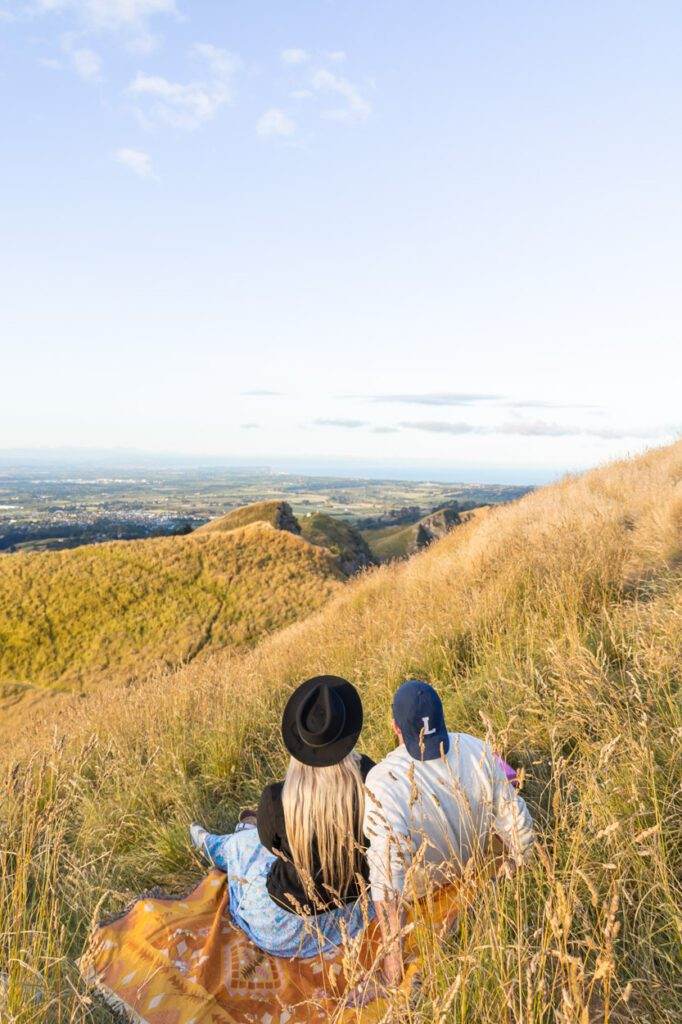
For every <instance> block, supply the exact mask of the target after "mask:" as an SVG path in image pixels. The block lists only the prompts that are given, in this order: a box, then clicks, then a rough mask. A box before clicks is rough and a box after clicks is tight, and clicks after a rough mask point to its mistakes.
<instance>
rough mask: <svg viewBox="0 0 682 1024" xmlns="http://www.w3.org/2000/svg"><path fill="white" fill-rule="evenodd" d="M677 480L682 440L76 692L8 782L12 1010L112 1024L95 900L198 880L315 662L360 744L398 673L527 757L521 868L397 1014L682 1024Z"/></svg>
mask: <svg viewBox="0 0 682 1024" xmlns="http://www.w3.org/2000/svg"><path fill="white" fill-rule="evenodd" d="M681 478H682V445H679V444H678V445H677V446H675V447H673V448H670V449H666V450H662V451H659V452H654V453H651V454H649V455H647V456H645V457H644V458H641V459H638V460H636V461H634V462H626V463H621V464H617V465H614V466H611V467H608V468H606V469H604V470H599V471H596V472H594V473H590V474H588V475H586V476H585V477H583V478H580V479H576V480H568V481H565V482H563V483H561V484H557V485H555V486H553V487H550V488H546V489H544V490H543V491H538V492H536V493H534V494H532V495H530V496H528V497H527V498H524V499H523V500H522V501H520V502H518V503H516V504H514V505H512V506H508V507H505V508H502V509H499V510H495V511H494V512H492V513H491V514H490V515H489V516H487V517H485V518H483V519H480V520H479V521H473V522H471V523H469V524H466V525H464V526H462V527H460V528H458V529H457V530H456V531H454V532H453V533H451V534H449V535H448V536H447V537H446V538H445V539H444V540H442V541H440V542H439V543H437V544H435V545H433V546H432V547H430V548H428V549H427V550H426V551H425V552H424V553H422V554H420V555H418V556H416V557H415V558H413V559H412V560H411V561H409V562H407V563H402V564H397V565H391V566H386V567H383V568H381V569H379V570H378V571H375V572H373V573H371V574H369V575H368V576H366V577H364V578H362V579H360V580H359V581H358V582H356V583H351V584H350V585H349V586H347V587H345V588H344V589H343V591H342V592H341V593H340V595H339V596H338V597H337V598H336V599H334V600H333V601H332V602H331V604H330V605H328V606H327V607H326V608H325V609H323V610H322V611H321V612H318V613H316V614H315V615H313V616H312V617H311V618H310V619H308V620H306V621H305V622H300V623H297V624H296V625H294V626H292V627H290V628H289V629H286V630H284V631H283V632H281V633H279V634H277V635H275V636H273V637H271V638H269V639H267V640H265V641H264V642H262V643H260V644H259V645H258V646H257V647H256V648H254V650H253V651H251V652H249V653H247V654H245V655H241V656H236V655H229V654H220V655H215V656H213V657H211V658H210V659H206V660H205V661H204V662H202V663H200V662H193V663H192V664H191V665H189V666H188V667H187V668H184V669H182V670H181V671H179V672H178V673H177V675H176V676H175V677H174V679H173V680H172V685H169V680H168V679H167V678H164V679H159V681H158V682H154V681H152V682H149V683H147V684H144V685H142V686H140V687H138V688H137V689H135V690H127V691H121V692H120V693H117V694H115V695H112V699H111V700H110V701H109V703H108V704H107V706H106V707H101V706H100V705H98V704H97V703H96V702H95V700H94V699H93V698H90V699H89V700H85V701H82V702H81V704H80V706H79V707H78V709H76V710H74V711H73V713H72V716H71V718H70V720H68V721H66V722H63V723H62V724H61V726H60V728H62V729H64V730H65V731H66V732H67V734H68V738H66V739H65V740H62V739H60V738H59V736H57V738H56V739H55V738H54V737H53V735H52V733H51V732H49V731H48V732H47V733H46V736H45V739H44V743H43V745H42V747H39V748H37V747H36V744H35V743H33V744H32V750H31V753H32V756H33V761H32V762H30V761H29V760H25V759H21V760H20V763H14V764H13V765H11V766H10V769H9V774H8V776H7V787H6V790H5V793H6V799H5V801H4V803H3V805H2V807H1V808H0V858H1V859H0V935H1V936H2V939H1V942H2V946H1V947H0V963H3V964H5V965H7V968H6V969H7V970H8V971H9V996H8V997H7V998H6V1002H5V1008H4V1017H3V1020H8V1021H11V1022H12V1024H18V1022H21V1024H25V1022H27V1021H31V1022H32V1024H47V1022H48V1021H59V1022H66V1021H69V1022H70V1024H78V1022H84V1021H91V1020H95V1019H97V1020H101V1021H110V1020H111V1018H110V1017H109V1016H107V1014H106V1013H104V1012H103V1011H101V1012H100V1011H95V1010H94V1009H93V1007H92V1005H91V1004H90V1003H89V1002H88V1001H87V1000H86V998H85V994H84V993H82V992H81V991H80V989H79V982H78V980H77V977H76V972H75V970H74V967H73V959H74V957H75V956H76V955H77V954H78V952H79V951H80V949H81V947H82V943H83V941H84V937H85V935H86V932H87V929H88V927H89V923H90V921H91V919H92V917H93V915H95V914H96V913H99V912H100V911H101V910H102V909H105V908H107V909H111V908H116V907H120V906H121V905H122V904H124V903H125V902H126V901H127V900H128V899H129V897H130V896H131V895H132V894H134V893H136V892H139V891H140V890H142V889H144V888H147V887H148V886H149V885H150V884H154V883H157V882H158V883H161V884H167V885H178V886H179V885H183V884H185V883H186V882H187V881H189V880H190V879H193V878H196V877H197V875H198V873H199V872H200V870H201V868H200V866H199V864H198V863H197V861H196V860H195V859H194V857H193V855H192V853H191V852H190V850H189V847H188V844H187V840H186V834H185V829H186V825H187V823H188V822H189V821H190V820H192V819H194V818H198V819H200V820H204V821H205V822H206V823H207V825H208V826H209V827H212V828H214V829H228V828H230V827H231V826H232V825H233V823H234V820H235V815H236V812H237V809H238V807H239V805H240V804H243V803H245V802H249V801H252V800H253V799H254V797H255V796H256V795H257V793H258V791H259V789H260V788H261V786H262V785H263V784H264V783H265V782H267V781H270V780H271V779H272V778H273V777H276V775H277V774H279V773H280V772H281V770H282V768H283V765H284V756H283V752H282V750H281V748H280V744H279V741H278V718H279V714H280V711H281V708H282V706H283V703H284V701H285V699H286V695H287V693H288V692H289V690H290V687H291V686H292V685H293V684H294V683H295V682H296V681H298V680H300V679H301V678H304V677H305V676H307V675H309V674H311V673H313V672H317V671H322V670H323V671H330V672H337V673H340V674H344V675H347V676H348V677H349V678H351V679H353V680H355V681H356V682H357V683H358V685H359V687H360V688H361V690H362V694H363V699H364V702H365V707H366V717H365V721H366V727H365V730H364V732H363V736H362V747H363V749H365V750H367V752H368V753H370V754H373V755H374V756H378V755H381V753H382V752H383V751H385V750H386V749H388V748H389V746H390V730H389V721H388V714H387V709H388V707H389V700H390V696H391V694H392V692H393V690H394V688H395V686H396V685H397V684H398V683H399V682H400V681H401V680H402V679H403V678H405V677H406V676H409V675H413V674H418V675H423V676H426V677H427V678H429V679H431V680H432V681H433V682H434V683H435V684H436V685H437V686H439V688H440V690H441V692H442V693H443V695H444V697H445V703H446V712H447V716H448V719H449V722H450V725H451V727H453V728H458V729H466V730H468V731H471V732H474V733H477V734H479V735H480V734H482V733H484V732H487V733H488V734H489V736H490V738H491V739H492V740H493V741H494V742H495V744H496V746H497V747H498V749H499V750H500V751H501V752H503V753H504V754H505V755H506V756H507V758H508V759H509V760H510V761H511V762H512V763H513V764H514V765H516V766H517V767H521V768H523V770H524V774H525V793H526V796H527V799H528V800H529V803H530V805H531V807H532V809H533V811H534V814H535V816H536V819H537V822H538V827H539V834H540V842H539V849H538V855H537V857H536V859H535V862H534V863H533V864H532V865H531V866H530V867H529V868H528V869H527V870H525V871H523V872H521V873H519V874H518V875H517V876H516V877H515V878H514V879H512V880H510V881H506V882H504V883H501V884H499V885H498V886H495V887H493V886H490V887H488V888H487V889H486V890H485V891H484V892H483V893H481V895H480V897H479V899H478V901H477V904H476V911H475V913H474V914H472V915H463V916H462V917H461V919H460V923H459V928H458V932H457V934H456V936H455V937H454V939H452V940H448V941H446V942H442V941H440V940H437V939H436V938H435V937H432V939H431V940H428V939H427V940H426V944H425V954H426V955H427V958H428V969H427V970H426V972H425V975H424V982H423V988H422V992H421V995H420V997H419V1000H418V1002H417V1005H416V1007H415V1008H413V1009H412V1010H411V1011H410V1012H409V1013H408V1014H406V1015H405V1016H404V1018H403V1019H405V1020H409V1021H410V1022H411V1024H427V1022H428V1024H430V1022H432V1021H439V1022H440V1024H445V1022H446V1021H453V1022H455V1021H456V1022H458V1024H465V1022H466V1024H500V1022H504V1024H549V1022H551V1021H556V1022H558V1024H574V1022H575V1024H588V1022H589V1021H603V1022H605V1024H606V1022H608V1021H623V1020H626V1019H627V1020H632V1021H643V1022H646V1021H649V1022H653V1024H663V1022H665V1024H673V1022H675V1021H677V1020H679V1016H680V1012H681V1010H682V1000H681V998H680V996H681V994H680V990H679V987H678V983H679V953H680V934H681V922H680V914H679V904H680V886H679V878H680V875H681V874H682V853H681V851H680V844H679V835H680V827H681V825H682V808H681V807H680V788H679V779H680V767H681V764H680V753H679V751H680V743H679V738H680V735H682V732H681V729H682V723H681V720H680V708H679V688H680V682H681V679H680V675H681V671H682V670H681V666H680V623H681V622H682V593H681V589H682V588H680V582H681V581H680V567H681V565H682V529H681V527H682V498H681V495H680V480H681ZM11 756H12V759H13V760H14V761H16V758H17V757H19V753H18V751H17V748H16V747H15V748H14V749H13V750H12V752H11ZM36 984H37V985H38V986H41V987H42V988H43V989H44V990H45V991H47V992H49V997H48V998H47V999H46V1001H45V1002H44V1003H41V1004H33V1003H32V1002H31V1001H30V999H29V997H28V995H27V993H28V991H29V990H31V987H32V986H35V985H36ZM0 1016H2V1014H1V1013H0Z"/></svg>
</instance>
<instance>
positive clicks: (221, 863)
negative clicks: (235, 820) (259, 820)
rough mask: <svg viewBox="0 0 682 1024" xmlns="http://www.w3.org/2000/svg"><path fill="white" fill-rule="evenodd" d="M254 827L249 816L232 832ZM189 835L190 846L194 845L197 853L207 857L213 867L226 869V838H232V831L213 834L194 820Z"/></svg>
mask: <svg viewBox="0 0 682 1024" xmlns="http://www.w3.org/2000/svg"><path fill="white" fill-rule="evenodd" d="M255 827H256V821H255V818H251V817H250V816H249V817H245V818H244V819H243V820H242V821H240V822H239V824H238V825H237V827H236V828H235V830H234V834H236V833H237V832H243V831H244V829H255ZM189 836H190V839H191V841H192V846H194V848H195V849H196V850H198V851H199V853H201V854H203V855H204V856H205V857H207V858H208V860H209V861H210V862H211V864H212V865H213V867H216V868H219V869H220V870H221V871H227V862H226V854H227V850H226V843H227V841H228V839H231V838H232V833H228V834H227V835H224V836H221V835H214V834H213V833H212V832H209V831H208V830H207V829H205V828H204V827H203V826H202V825H199V824H198V823H197V822H194V823H193V824H192V825H190V827H189Z"/></svg>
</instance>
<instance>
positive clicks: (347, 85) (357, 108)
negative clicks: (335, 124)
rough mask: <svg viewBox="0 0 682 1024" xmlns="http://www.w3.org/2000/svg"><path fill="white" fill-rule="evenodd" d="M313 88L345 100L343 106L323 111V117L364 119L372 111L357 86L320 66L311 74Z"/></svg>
mask: <svg viewBox="0 0 682 1024" xmlns="http://www.w3.org/2000/svg"><path fill="white" fill-rule="evenodd" d="M313 88H315V89H317V90H318V92H331V93H335V94H336V95H337V96H342V97H343V98H344V99H345V100H346V104H347V105H346V106H345V107H342V108H338V109H334V110H328V111H326V112H325V117H329V118H332V119H333V120H335V121H366V120H367V118H368V117H369V115H370V113H371V111H372V108H371V106H370V105H369V103H368V102H367V100H366V99H364V97H363V96H362V95H361V94H360V91H359V90H358V88H357V86H355V85H353V83H352V82H349V81H348V79H347V78H342V77H341V76H340V75H335V74H333V73H332V72H331V71H327V70H326V69H325V68H321V69H320V70H319V71H316V72H315V74H314V75H313Z"/></svg>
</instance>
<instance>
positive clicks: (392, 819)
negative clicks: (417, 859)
mask: <svg viewBox="0 0 682 1024" xmlns="http://www.w3.org/2000/svg"><path fill="white" fill-rule="evenodd" d="M363 832H364V834H365V837H366V838H367V841H368V843H369V846H368V849H367V863H368V865H369V884H370V889H371V893H372V900H373V901H374V902H377V901H381V900H387V899H392V898H394V897H395V896H396V895H399V894H400V893H401V892H402V891H403V888H404V885H405V872H406V870H407V868H408V867H409V863H410V859H411V858H410V857H409V846H408V842H407V837H408V835H409V829H408V826H407V822H406V820H405V814H404V812H403V810H402V808H401V805H400V801H399V800H396V799H395V797H394V796H393V795H392V794H391V790H390V787H389V786H387V785H385V784H383V783H382V778H381V773H380V772H377V771H376V770H375V769H373V770H372V771H371V772H370V773H369V774H368V776H367V779H366V782H365V816H364V823H363Z"/></svg>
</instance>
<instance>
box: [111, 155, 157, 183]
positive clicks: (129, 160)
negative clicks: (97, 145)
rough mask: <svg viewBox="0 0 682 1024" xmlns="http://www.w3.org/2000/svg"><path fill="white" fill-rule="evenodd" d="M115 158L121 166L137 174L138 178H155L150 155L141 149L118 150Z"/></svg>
mask: <svg viewBox="0 0 682 1024" xmlns="http://www.w3.org/2000/svg"><path fill="white" fill-rule="evenodd" d="M114 158H115V159H116V160H117V161H118V163H119V164H123V166H124V167H127V168H128V169H129V170H131V171H132V172H133V174H136V175H137V176H138V178H154V171H153V169H152V160H151V157H150V156H149V153H145V152H143V151H142V150H141V149H127V148H123V149H117V150H116V153H115V154H114Z"/></svg>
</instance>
